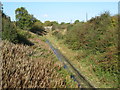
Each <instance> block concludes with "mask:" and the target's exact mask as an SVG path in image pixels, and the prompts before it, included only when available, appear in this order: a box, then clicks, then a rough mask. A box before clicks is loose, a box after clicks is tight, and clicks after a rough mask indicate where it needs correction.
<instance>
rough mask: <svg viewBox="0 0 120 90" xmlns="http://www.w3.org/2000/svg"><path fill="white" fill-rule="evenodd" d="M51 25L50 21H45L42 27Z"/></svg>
mask: <svg viewBox="0 0 120 90" xmlns="http://www.w3.org/2000/svg"><path fill="white" fill-rule="evenodd" d="M52 25H53V24H52V23H51V22H50V21H45V22H44V26H52Z"/></svg>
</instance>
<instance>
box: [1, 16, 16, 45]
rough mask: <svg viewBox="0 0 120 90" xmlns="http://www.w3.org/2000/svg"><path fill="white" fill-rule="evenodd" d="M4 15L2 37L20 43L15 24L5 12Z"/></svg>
mask: <svg viewBox="0 0 120 90" xmlns="http://www.w3.org/2000/svg"><path fill="white" fill-rule="evenodd" d="M2 17H3V18H2V39H3V40H8V41H10V42H13V43H18V33H17V30H16V28H15V25H14V24H13V23H12V22H11V20H10V18H9V17H7V16H6V15H5V14H3V15H2Z"/></svg>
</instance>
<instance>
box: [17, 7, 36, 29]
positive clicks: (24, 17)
mask: <svg viewBox="0 0 120 90" xmlns="http://www.w3.org/2000/svg"><path fill="white" fill-rule="evenodd" d="M15 14H16V24H17V26H18V27H19V28H21V29H27V30H28V29H30V28H31V25H32V24H33V23H34V22H36V21H37V19H36V18H35V17H34V16H33V15H30V14H29V13H28V11H27V10H26V9H25V8H24V7H21V8H17V9H16V10H15Z"/></svg>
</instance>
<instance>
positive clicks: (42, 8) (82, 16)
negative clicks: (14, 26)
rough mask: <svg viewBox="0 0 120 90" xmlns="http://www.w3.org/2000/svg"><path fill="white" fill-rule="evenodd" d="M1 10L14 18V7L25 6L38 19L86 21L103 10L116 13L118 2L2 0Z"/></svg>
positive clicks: (112, 13)
mask: <svg viewBox="0 0 120 90" xmlns="http://www.w3.org/2000/svg"><path fill="white" fill-rule="evenodd" d="M2 4H3V8H4V9H3V11H4V13H5V14H7V15H8V16H10V17H11V20H12V21H14V20H15V9H17V8H18V7H25V8H26V9H27V10H28V12H29V13H30V14H33V15H34V17H36V18H37V19H39V20H40V21H42V22H44V21H47V20H49V21H58V22H59V23H61V22H66V23H69V22H72V23H73V22H74V21H75V20H80V21H86V13H87V17H88V20H89V19H90V18H92V17H95V16H99V15H100V14H101V13H104V12H105V11H109V12H110V14H111V15H115V14H118V2H2Z"/></svg>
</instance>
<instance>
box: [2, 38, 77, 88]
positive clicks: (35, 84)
mask: <svg viewBox="0 0 120 90" xmlns="http://www.w3.org/2000/svg"><path fill="white" fill-rule="evenodd" d="M31 41H32V42H33V43H34V44H35V45H34V46H25V45H22V44H21V45H20V44H19V45H18V44H13V43H10V42H8V41H3V45H2V59H3V60H2V63H3V70H2V72H3V73H2V87H3V88H56V87H57V88H66V87H69V88H76V87H77V84H75V85H73V83H74V82H71V80H70V78H69V75H68V74H67V75H66V77H63V76H62V74H60V73H58V72H57V71H61V68H62V64H61V63H59V62H58V61H56V58H55V56H54V55H53V52H52V51H51V50H50V48H49V47H48V45H47V44H46V43H45V42H43V41H42V40H40V38H39V39H38V38H37V37H36V38H33V39H31ZM56 70H57V71H56ZM64 76H65V75H64ZM67 81H70V82H71V83H67Z"/></svg>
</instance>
